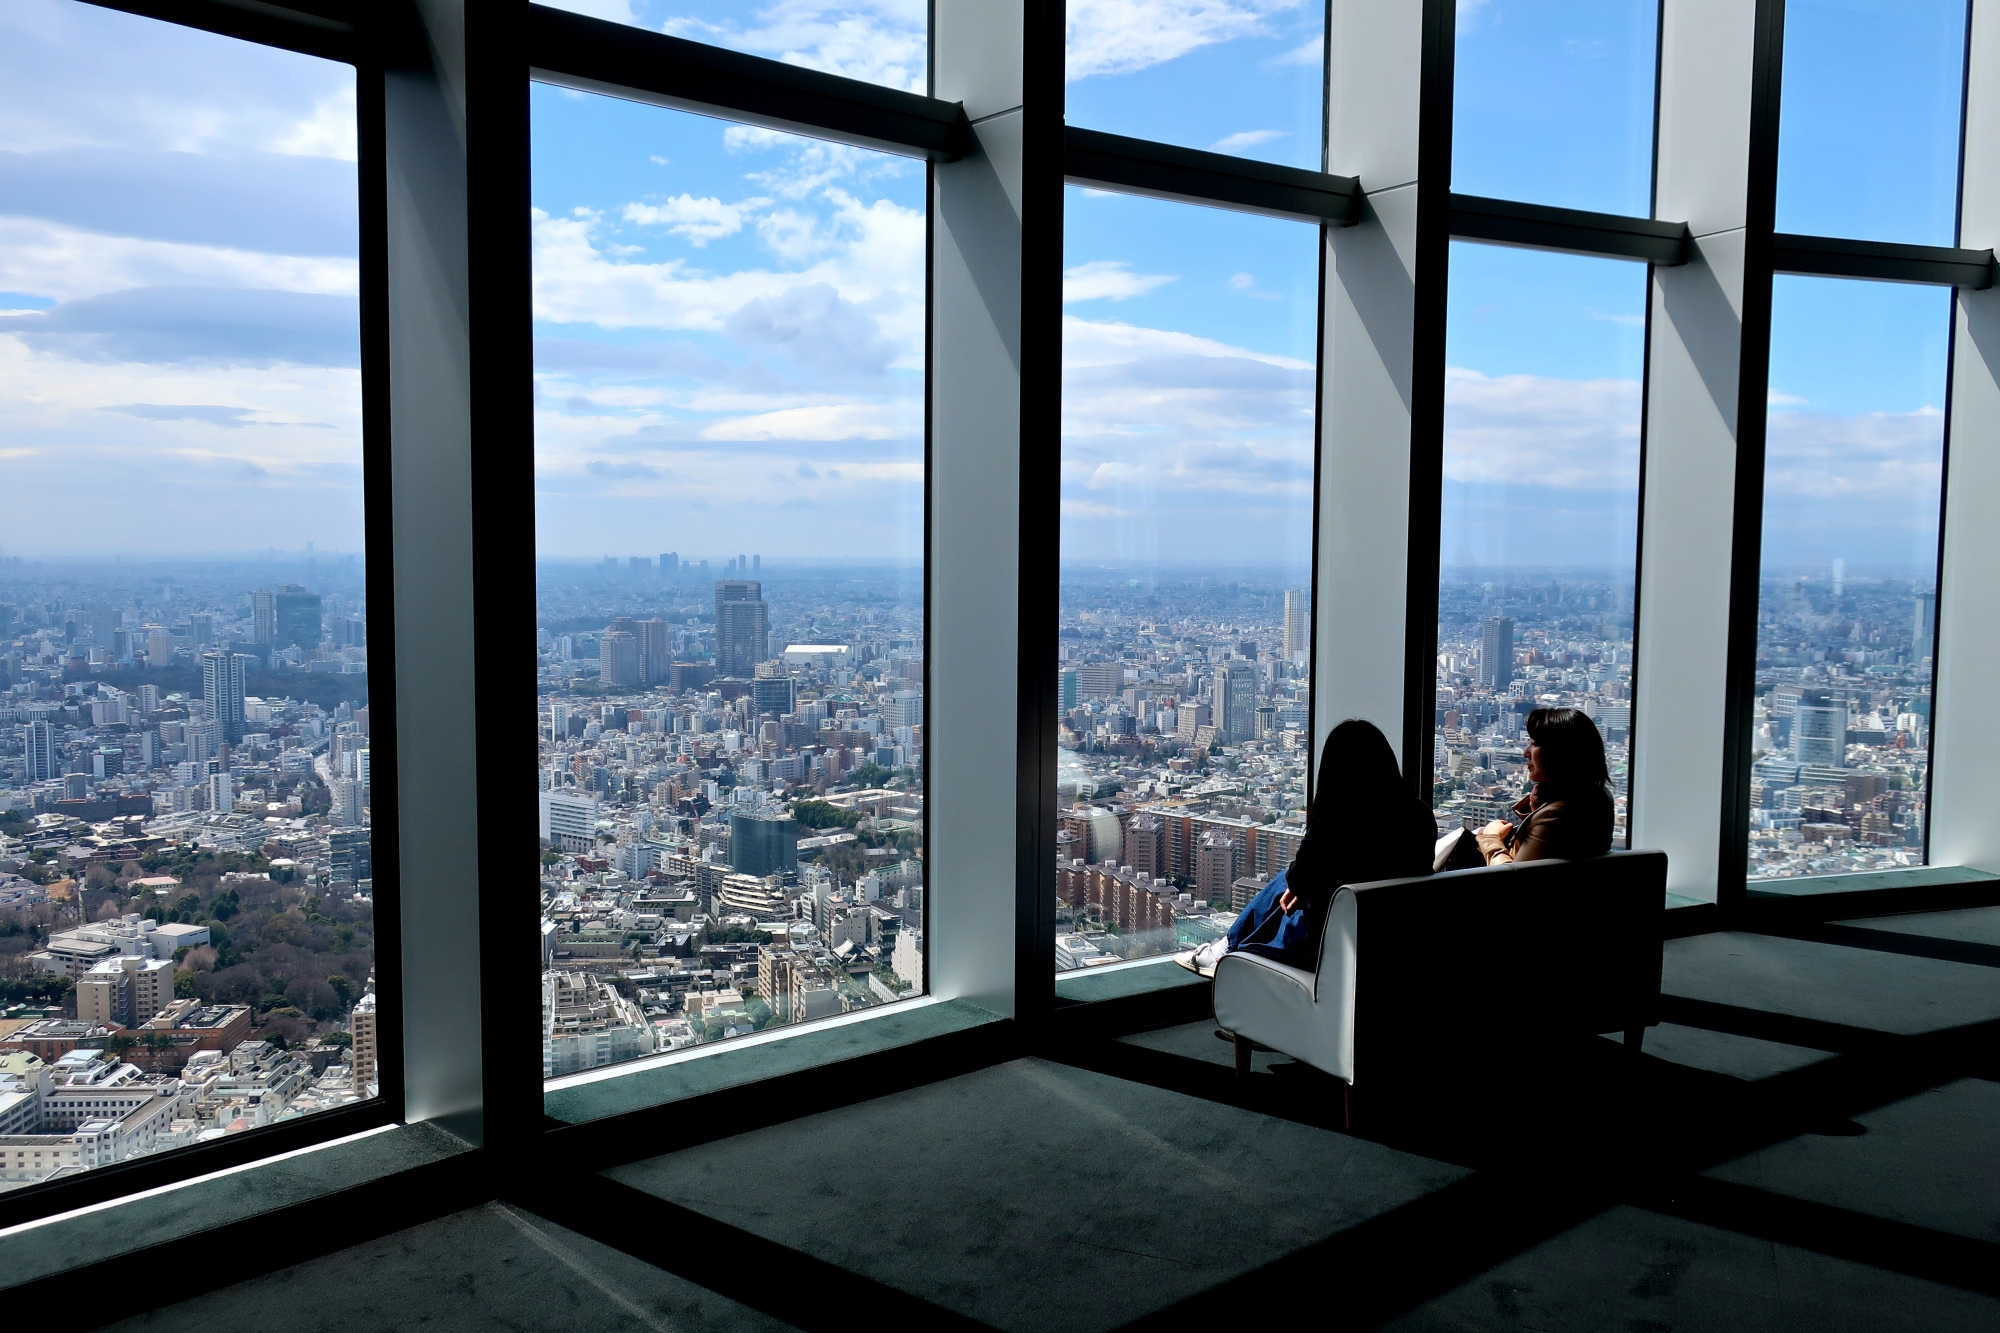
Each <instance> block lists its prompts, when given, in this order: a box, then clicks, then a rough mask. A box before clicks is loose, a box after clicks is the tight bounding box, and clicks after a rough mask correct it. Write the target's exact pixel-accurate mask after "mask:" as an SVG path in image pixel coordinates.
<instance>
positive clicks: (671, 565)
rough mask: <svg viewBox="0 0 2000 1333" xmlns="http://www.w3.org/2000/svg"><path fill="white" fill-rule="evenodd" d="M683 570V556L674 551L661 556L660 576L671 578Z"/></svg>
mask: <svg viewBox="0 0 2000 1333" xmlns="http://www.w3.org/2000/svg"><path fill="white" fill-rule="evenodd" d="M680 572H681V558H680V556H679V555H678V554H676V553H675V552H673V551H668V552H667V553H666V554H664V555H662V556H661V557H660V577H661V578H663V579H670V578H672V577H674V575H676V574H678V573H680Z"/></svg>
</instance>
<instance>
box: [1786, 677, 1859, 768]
mask: <svg viewBox="0 0 2000 1333" xmlns="http://www.w3.org/2000/svg"><path fill="white" fill-rule="evenodd" d="M1792 758H1793V760H1794V761H1796V762H1797V763H1801V764H1818V765H1820V766H1822V767H1824V768H1844V767H1846V766H1847V704H1846V703H1845V702H1844V701H1842V700H1839V699H1835V698H1832V697H1831V696H1830V695H1828V694H1827V692H1826V691H1825V690H1807V691H1805V692H1804V693H1803V694H1801V695H1800V696H1799V703H1798V711H1797V712H1795V713H1794V714H1793V715H1792Z"/></svg>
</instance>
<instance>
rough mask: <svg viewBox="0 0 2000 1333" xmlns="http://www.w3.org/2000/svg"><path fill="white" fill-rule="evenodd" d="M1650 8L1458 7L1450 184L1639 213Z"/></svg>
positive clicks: (1646, 134) (1648, 165)
mask: <svg viewBox="0 0 2000 1333" xmlns="http://www.w3.org/2000/svg"><path fill="white" fill-rule="evenodd" d="M1658 26H1659V10H1658V4H1657V0H1483V3H1476V4H1475V3H1469V2H1468V0H1459V6H1458V41H1457V51H1456V62H1457V65H1456V70H1455V73H1454V77H1453V84H1454V88H1453V99H1454V100H1453V118H1452V161H1451V188H1452V189H1454V190H1456V191H1458V192H1459V193H1461V194H1476V195H1485V196H1487V197H1489V198H1498V199H1519V200H1524V201H1526V202H1528V203H1535V204H1555V205H1560V206H1562V207H1565V208H1589V209H1595V210H1597V211H1599V212H1604V213H1623V214H1626V215H1628V216H1632V217H1647V216H1649V215H1650V214H1651V211H1652V197H1653V194H1652V191H1653V185H1652V181H1653V80H1654V51H1655V47H1656V45H1657V33H1658Z"/></svg>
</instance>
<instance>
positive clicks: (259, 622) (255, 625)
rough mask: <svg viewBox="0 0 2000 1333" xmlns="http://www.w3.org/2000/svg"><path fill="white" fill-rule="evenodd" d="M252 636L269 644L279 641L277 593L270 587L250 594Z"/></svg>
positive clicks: (262, 642) (255, 641)
mask: <svg viewBox="0 0 2000 1333" xmlns="http://www.w3.org/2000/svg"><path fill="white" fill-rule="evenodd" d="M250 638H251V641H252V642H254V643H261V644H267V645H268V644H273V643H276V642H277V641H278V611H277V594H276V593H274V592H272V591H271V590H270V589H269V588H259V589H257V591H255V592H253V593H251V594H250Z"/></svg>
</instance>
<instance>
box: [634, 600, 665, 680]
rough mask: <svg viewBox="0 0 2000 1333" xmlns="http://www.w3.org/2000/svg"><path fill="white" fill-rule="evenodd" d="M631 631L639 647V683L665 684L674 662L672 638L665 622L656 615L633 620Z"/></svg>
mask: <svg viewBox="0 0 2000 1333" xmlns="http://www.w3.org/2000/svg"><path fill="white" fill-rule="evenodd" d="M632 633H633V635H634V637H635V638H636V639H637V640H638V647H639V683H640V684H641V685H662V684H665V683H666V679H667V675H668V672H669V671H670V670H671V669H672V667H673V664H674V640H673V634H672V633H671V631H670V630H669V629H668V627H667V622H666V621H664V620H661V619H659V618H658V617H654V618H653V619H651V620H635V621H633V622H632Z"/></svg>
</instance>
